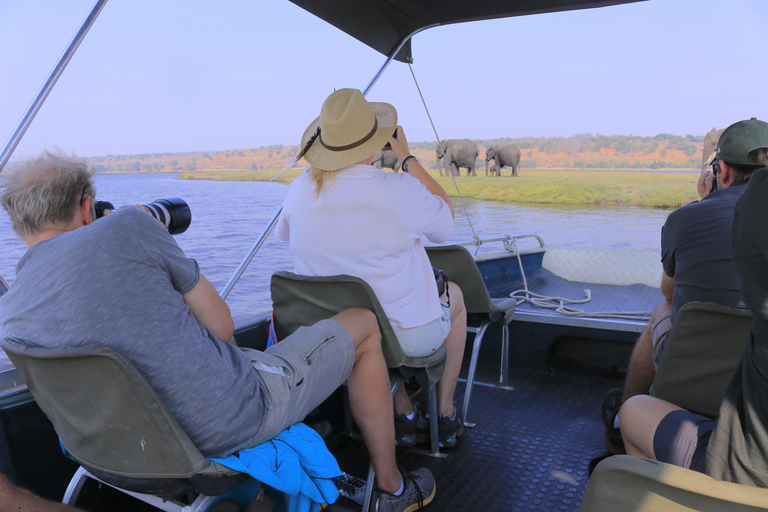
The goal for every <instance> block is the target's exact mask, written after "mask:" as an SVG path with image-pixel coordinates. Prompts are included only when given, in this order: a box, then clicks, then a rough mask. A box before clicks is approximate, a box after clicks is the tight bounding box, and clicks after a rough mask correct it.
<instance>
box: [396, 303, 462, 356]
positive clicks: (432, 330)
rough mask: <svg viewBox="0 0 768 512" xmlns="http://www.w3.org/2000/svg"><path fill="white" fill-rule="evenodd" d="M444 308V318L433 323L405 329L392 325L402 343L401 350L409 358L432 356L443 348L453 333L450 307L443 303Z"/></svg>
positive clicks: (436, 319)
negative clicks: (449, 334)
mask: <svg viewBox="0 0 768 512" xmlns="http://www.w3.org/2000/svg"><path fill="white" fill-rule="evenodd" d="M440 305H441V306H442V308H443V314H442V316H439V317H437V318H435V319H434V320H432V321H431V322H429V323H427V324H424V325H420V326H418V327H411V328H410V329H403V328H402V327H398V326H396V325H394V324H392V330H393V331H394V332H395V336H396V337H397V341H398V342H400V348H402V349H403V353H404V354H405V355H406V356H408V357H424V356H428V355H432V354H434V353H435V351H436V350H437V349H438V348H440V347H442V346H443V342H444V341H445V338H446V336H448V333H449V332H451V313H450V311H449V309H448V306H447V305H446V304H445V303H444V302H442V301H441V304H440Z"/></svg>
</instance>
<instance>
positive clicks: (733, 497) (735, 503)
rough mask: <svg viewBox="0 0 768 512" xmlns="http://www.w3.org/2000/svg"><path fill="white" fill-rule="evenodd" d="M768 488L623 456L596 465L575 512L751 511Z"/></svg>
mask: <svg viewBox="0 0 768 512" xmlns="http://www.w3.org/2000/svg"><path fill="white" fill-rule="evenodd" d="M766 504H768V489H761V488H758V487H749V486H746V485H739V484H734V483H731V482H721V481H718V480H715V479H713V478H711V477H709V476H707V475H705V474H703V473H698V472H696V471H691V470H690V469H683V468H681V467H678V466H673V465H670V464H664V463H663V462H658V461H655V460H648V459H640V458H637V457H630V456H628V455H616V456H615V457H609V458H607V459H606V460H604V461H602V462H601V463H600V464H598V465H597V467H596V468H595V471H594V472H593V473H592V476H591V477H590V478H589V484H588V485H587V489H586V491H585V492H584V496H583V497H582V500H581V507H580V508H579V512H693V511H701V512H721V511H723V510H728V511H739V512H757V511H758V510H765V508H766Z"/></svg>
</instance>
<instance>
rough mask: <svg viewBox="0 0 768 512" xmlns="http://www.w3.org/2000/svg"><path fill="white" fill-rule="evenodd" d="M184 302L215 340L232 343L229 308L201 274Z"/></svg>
mask: <svg viewBox="0 0 768 512" xmlns="http://www.w3.org/2000/svg"><path fill="white" fill-rule="evenodd" d="M184 302H185V303H186V304H187V306H188V307H189V309H190V311H192V314H193V315H194V316H195V318H196V319H197V321H198V322H200V323H202V324H203V325H204V326H206V327H207V328H208V329H209V330H210V331H211V332H212V333H213V334H214V335H215V336H216V337H217V338H219V339H220V340H225V341H228V342H230V343H231V342H232V336H233V335H234V333H235V323H234V322H233V321H232V314H231V312H230V310H229V306H228V305H227V303H226V302H225V301H224V299H222V298H221V297H220V296H219V294H218V293H217V292H216V289H215V288H214V287H213V285H212V284H211V283H210V282H209V281H208V280H207V279H206V278H205V276H204V275H203V274H200V280H199V281H198V283H197V285H195V287H194V288H192V289H191V290H190V291H188V292H187V293H185V294H184Z"/></svg>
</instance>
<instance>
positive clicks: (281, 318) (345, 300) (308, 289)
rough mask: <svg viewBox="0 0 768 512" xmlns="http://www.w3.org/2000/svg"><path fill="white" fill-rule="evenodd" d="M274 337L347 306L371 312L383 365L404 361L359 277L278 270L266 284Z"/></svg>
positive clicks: (370, 292) (384, 317) (394, 365)
mask: <svg viewBox="0 0 768 512" xmlns="http://www.w3.org/2000/svg"><path fill="white" fill-rule="evenodd" d="M270 291H271V293H272V310H273V313H274V315H273V317H274V326H275V333H276V334H277V339H279V340H282V339H285V338H286V337H288V336H290V335H291V334H293V333H294V332H295V331H296V329H298V328H299V327H301V326H304V325H312V324H314V323H316V322H319V321H320V320H324V319H326V318H330V317H332V316H333V315H336V314H337V313H341V312H342V311H344V310H345V309H349V308H366V309H370V310H371V311H373V313H374V314H375V315H376V319H377V320H378V322H379V328H380V329H381V336H382V342H381V345H382V349H383V351H384V359H385V360H386V362H387V366H388V367H390V368H397V367H399V366H402V365H403V364H404V363H405V361H406V360H407V356H406V355H405V354H404V353H403V350H402V349H401V348H400V343H399V342H398V341H397V337H396V336H395V333H394V331H393V330H392V325H391V324H390V323H389V319H388V318H387V315H386V314H385V313H384V309H383V308H382V307H381V303H379V299H378V298H376V294H375V293H373V290H372V289H371V287H370V285H369V284H368V283H366V282H365V281H364V280H362V279H360V278H359V277H354V276H349V275H346V274H342V275H338V276H302V275H299V274H294V273H292V272H286V271H280V272H276V273H275V274H274V275H272V282H271V283H270Z"/></svg>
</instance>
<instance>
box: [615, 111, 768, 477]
mask: <svg viewBox="0 0 768 512" xmlns="http://www.w3.org/2000/svg"><path fill="white" fill-rule="evenodd" d="M715 164H716V166H715V167H716V169H717V168H719V170H716V171H715V179H717V185H718V188H717V190H716V191H715V192H712V193H710V194H709V195H707V196H706V197H705V198H704V199H702V200H701V201H699V202H696V203H692V204H690V205H686V206H684V207H683V208H681V209H680V210H678V212H680V211H682V210H686V209H688V210H690V211H693V212H695V213H696V214H698V215H699V218H700V219H701V218H704V220H705V222H706V223H707V225H708V226H709V224H710V223H709V219H706V218H705V217H704V215H705V213H706V210H705V209H704V206H706V207H707V208H716V207H717V205H718V204H727V205H728V207H729V208H730V211H731V214H730V224H729V225H728V226H727V228H728V229H727V236H726V233H723V234H722V235H721V239H722V240H721V242H722V245H724V246H726V247H727V248H728V249H730V253H731V254H732V255H734V254H735V260H734V257H733V256H731V259H730V260H729V261H728V264H729V265H730V266H732V267H733V268H732V270H733V271H734V272H737V278H738V277H739V276H740V277H741V279H739V280H738V285H739V289H738V290H737V291H738V292H739V296H742V294H743V296H744V298H745V301H746V304H747V306H749V307H750V308H752V309H753V313H754V315H755V316H753V324H752V326H753V327H752V331H753V334H752V342H751V343H747V348H746V350H745V355H744V359H743V360H742V363H741V364H740V367H739V369H737V377H738V378H734V379H733V380H732V381H731V384H730V386H729V389H728V391H727V392H726V399H725V400H724V401H723V404H722V406H721V414H720V417H719V418H720V419H719V420H717V421H716V420H714V419H712V418H708V417H705V416H701V415H698V414H694V413H691V412H690V411H687V410H685V409H682V408H680V407H678V406H676V405H674V404H672V403H669V402H666V401H664V400H660V399H658V398H655V397H651V396H648V395H644V394H639V395H636V396H633V397H631V398H629V399H627V400H626V401H625V402H624V405H623V406H622V407H621V412H620V424H621V433H622V435H623V441H624V445H625V447H626V452H627V454H629V455H635V456H638V457H646V458H652V459H656V460H659V461H662V462H668V463H671V464H676V465H678V466H682V467H687V468H690V469H693V470H696V471H699V472H705V471H706V472H707V473H708V474H710V476H713V477H715V478H719V479H722V480H730V481H734V482H739V483H744V484H748V485H757V486H768V462H766V458H765V449H766V447H768V436H766V426H768V425H766V422H768V406H766V405H765V403H764V400H761V399H760V396H761V395H760V394H759V389H754V390H752V389H750V388H751V387H753V386H763V387H764V388H768V380H767V379H766V375H768V357H766V356H765V354H764V350H765V347H764V346H762V348H761V344H760V343H762V344H763V345H764V344H765V343H768V339H767V338H768V336H766V332H763V331H764V330H763V331H760V332H759V333H758V334H756V331H755V326H756V325H758V326H760V325H763V324H764V319H763V316H765V313H766V311H765V309H766V301H765V300H763V299H765V298H766V297H763V298H762V299H759V298H757V297H756V294H757V292H760V293H762V292H764V291H765V290H766V289H768V275H766V268H768V265H766V263H768V259H766V258H767V257H768V248H767V247H766V245H765V241H766V233H768V230H766V229H765V227H766V226H765V225H766V224H768V218H766V217H765V216H764V215H757V213H758V212H759V211H765V210H766V206H765V202H764V201H763V198H764V197H765V196H764V193H765V191H766V189H767V188H768V186H766V185H767V184H768V182H767V180H766V177H768V175H767V173H768V169H762V170H760V169H761V168H763V167H768V123H765V122H763V121H759V120H757V119H755V118H752V119H749V120H746V121H740V122H738V123H735V124H733V125H731V126H729V127H728V128H726V130H725V131H724V132H723V135H722V136H721V138H720V141H719V144H718V148H717V160H716V162H715ZM756 171H757V172H756ZM753 175H756V176H758V177H759V179H754V180H755V181H756V183H751V181H752V180H753V179H752V176H753ZM748 183H749V185H747V184H748ZM734 211H735V212H736V213H735V214H734ZM674 213H677V212H673V214H674ZM673 214H671V215H670V217H669V218H670V219H672V220H673V222H674V220H675V219H674V218H673ZM686 214H687V212H686ZM734 217H735V221H734V220H733V219H734ZM683 218H686V217H683ZM745 219H746V220H745ZM687 220H688V221H689V222H688V223H687V226H686V229H688V230H689V231H688V232H689V234H691V235H693V236H701V233H700V232H699V230H697V229H696V225H695V223H696V219H695V218H694V217H691V216H689V217H687ZM669 223H670V221H669V220H668V221H667V224H665V230H667V229H668V228H669V225H670V224H669ZM708 229H716V228H715V227H714V226H709V227H708ZM663 236H665V235H664V234H663V235H662V237H663ZM689 243H690V242H689ZM757 246H759V247H758V249H759V250H758V251H755V250H754V248H755V247H757ZM680 249H681V247H678V250H679V251H680V252H682V251H681V250H680ZM758 253H759V254H758ZM664 257H665V255H662V258H664ZM674 257H676V258H678V259H679V255H675V256H674ZM702 257H703V256H702ZM668 268H670V267H669V266H668V263H667V261H666V260H665V262H664V269H665V273H666V272H667V269H668ZM671 268H672V271H673V272H674V270H675V268H674V266H672V267H671ZM680 270H681V269H680V264H679V263H678V272H680ZM730 270H731V269H729V271H730ZM665 275H666V274H665ZM673 277H674V279H673V285H675V287H674V293H675V298H677V291H678V288H679V287H678V286H677V284H678V278H677V274H675V275H674V276H673ZM699 284H700V285H701V284H702V282H700V283H699ZM756 290H757V292H756ZM764 295H765V294H764ZM761 301H762V302H761ZM756 308H757V309H756ZM756 317H757V318H756ZM760 321H763V323H762V324H761V323H760ZM756 336H757V337H758V338H760V343H755V338H756ZM727 341H728V340H724V342H727ZM761 351H762V352H761ZM755 352H758V354H757V357H754V354H755ZM756 365H762V369H760V368H758V367H756ZM743 383H746V386H745V387H744V388H742V384H743ZM755 383H757V384H755ZM755 392H757V394H755ZM763 396H764V395H763ZM734 425H738V427H739V428H734ZM713 429H714V433H713ZM734 434H738V436H735V435H734ZM710 436H712V442H710ZM734 440H735V441H737V442H734Z"/></svg>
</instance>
